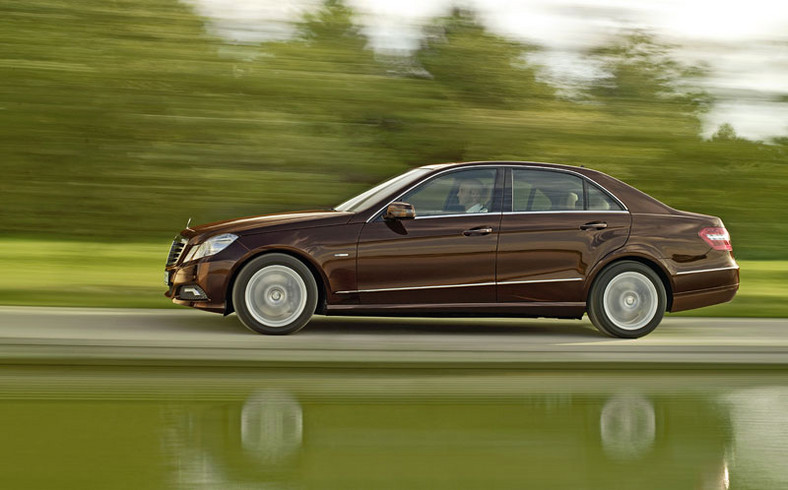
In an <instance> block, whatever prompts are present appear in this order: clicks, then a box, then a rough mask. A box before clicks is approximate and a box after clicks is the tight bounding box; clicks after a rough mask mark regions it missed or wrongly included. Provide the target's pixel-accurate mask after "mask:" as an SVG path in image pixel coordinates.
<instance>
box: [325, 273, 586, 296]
mask: <svg viewBox="0 0 788 490" xmlns="http://www.w3.org/2000/svg"><path fill="white" fill-rule="evenodd" d="M582 280H583V278H582V277H571V278H569V279H533V280H529V281H504V282H476V283H473V284H446V285H442V286H412V287H406V288H381V289H357V290H355V291H335V292H334V294H355V293H385V292H392V291H415V290H417V289H445V288H464V287H473V286H496V285H510V284H536V283H542V282H570V281H582Z"/></svg>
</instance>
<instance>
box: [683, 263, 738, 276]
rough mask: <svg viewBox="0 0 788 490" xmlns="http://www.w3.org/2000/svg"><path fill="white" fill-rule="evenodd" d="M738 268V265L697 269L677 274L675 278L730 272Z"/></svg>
mask: <svg viewBox="0 0 788 490" xmlns="http://www.w3.org/2000/svg"><path fill="white" fill-rule="evenodd" d="M738 268H739V266H738V265H733V266H730V267H717V268H714V269H698V270H694V271H681V272H677V273H676V275H677V276H683V275H685V274H700V273H701V272H719V271H730V270H737V269H738Z"/></svg>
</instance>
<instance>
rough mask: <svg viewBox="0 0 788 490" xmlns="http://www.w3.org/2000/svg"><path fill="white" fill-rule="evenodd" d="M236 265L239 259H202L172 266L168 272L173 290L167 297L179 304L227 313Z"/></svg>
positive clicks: (167, 278)
mask: <svg viewBox="0 0 788 490" xmlns="http://www.w3.org/2000/svg"><path fill="white" fill-rule="evenodd" d="M234 264H236V260H228V259H225V260H202V261H199V260H198V261H195V262H191V263H187V264H183V265H178V266H173V267H168V268H167V269H166V270H165V273H166V274H167V277H166V280H167V284H168V286H169V289H168V290H167V292H165V293H164V295H165V296H166V297H168V298H170V299H172V302H173V303H175V304H178V305H183V306H190V307H192V308H199V309H201V310H206V311H212V312H215V313H226V310H227V294H228V287H229V282H230V278H231V277H232V272H233V265H234ZM200 293H202V294H200Z"/></svg>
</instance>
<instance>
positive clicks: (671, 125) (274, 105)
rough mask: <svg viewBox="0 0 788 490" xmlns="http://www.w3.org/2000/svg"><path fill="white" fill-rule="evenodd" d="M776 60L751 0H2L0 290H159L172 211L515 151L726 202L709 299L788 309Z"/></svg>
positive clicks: (124, 301) (213, 216)
mask: <svg viewBox="0 0 788 490" xmlns="http://www.w3.org/2000/svg"><path fill="white" fill-rule="evenodd" d="M786 80H788V7H784V6H781V4H779V3H777V2H768V1H766V0H754V1H751V2H747V3H741V2H712V1H708V0H692V1H678V0H676V1H664V2H660V1H656V0H653V1H650V0H643V1H640V2H627V1H623V0H596V1H594V2H591V1H589V0H574V1H571V0H560V1H548V0H529V1H507V2H504V1H494V0H468V1H465V2H461V3H457V2H451V1H449V0H421V1H418V2H417V1H412V0H409V1H400V2H387V1H385V0H347V1H346V2H340V1H333V0H329V1H326V2H319V1H312V0H289V1H273V0H182V1H178V0H78V1H73V0H26V1H24V2H3V3H2V4H0V170H1V172H2V173H1V174H0V175H1V176H2V179H0V216H2V219H1V220H0V232H2V236H1V237H0V267H2V269H3V271H4V274H3V276H2V279H0V304H57V305H91V306H93V305H105V306H167V304H168V302H167V301H166V299H164V298H163V297H162V296H161V293H162V292H163V289H164V288H163V287H162V286H161V283H160V281H161V278H160V276H161V269H162V264H163V261H164V258H165V255H166V252H167V247H168V244H169V241H170V239H171V238H172V236H173V235H174V234H175V233H177V232H178V231H179V230H180V229H181V228H183V227H184V225H185V223H186V220H187V219H188V218H192V219H193V222H195V223H200V222H208V221H214V220H219V219H227V218H232V217H237V216H244V215H254V214H263V213H269V212H276V211H282V210H294V209H307V208H320V207H331V206H333V205H336V204H337V203H339V202H341V201H343V200H345V199H347V198H348V197H350V196H352V195H354V194H356V193H358V192H360V191H362V190H364V189H366V188H368V187H370V186H372V185H373V184H375V183H377V182H379V181H381V180H383V179H385V178H387V177H389V176H391V175H393V174H397V173H400V172H402V171H404V170H406V169H407V168H410V167H414V166H419V165H423V164H427V163H438V162H447V161H469V160H495V159H511V160H531V161H549V162H557V163H568V164H574V165H586V166H590V167H593V168H596V169H599V170H602V171H604V172H607V173H610V174H611V175H613V176H615V177H618V178H620V179H622V180H624V181H626V182H628V183H630V184H632V185H634V186H636V187H638V188H640V189H641V190H643V191H645V192H647V193H649V194H651V195H653V196H654V197H656V198H658V199H660V200H662V201H664V202H666V203H667V204H669V205H671V206H673V207H677V208H681V209H687V210H692V211H696V212H702V213H709V214H714V215H717V216H720V217H722V218H723V220H724V221H725V223H726V225H727V227H728V229H729V230H730V231H731V234H732V239H733V245H734V252H735V253H736V256H737V258H739V259H743V264H744V266H743V269H742V277H743V286H742V294H741V295H740V297H739V298H738V299H737V300H736V301H737V302H735V303H734V304H732V305H725V306H722V307H720V308H722V309H721V310H720V309H716V310H715V309H711V310H709V311H712V312H713V313H715V314H720V312H722V314H743V315H757V316H776V315H788V306H782V305H781V303H784V299H785V297H786V296H788V285H786V282H785V279H784V278H785V276H786V272H788V262H783V261H782V260H783V259H788V254H787V253H786V251H785V250H786V248H785V237H786V236H787V235H788V218H786V216H785V213H784V209H785V207H786V204H788V197H787V196H788V180H786V178H787V177H788V84H786ZM748 274H750V275H749V279H750V282H749V286H748V287H749V289H748V288H747V287H746V286H747V281H746V280H747V279H748ZM726 308H727V309H726Z"/></svg>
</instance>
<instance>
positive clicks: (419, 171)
mask: <svg viewBox="0 0 788 490" xmlns="http://www.w3.org/2000/svg"><path fill="white" fill-rule="evenodd" d="M430 171H431V169H428V168H414V169H413V170H410V171H408V172H405V173H404V174H402V175H398V176H396V177H394V178H392V179H389V180H387V181H385V182H383V183H382V184H378V185H376V186H375V187H373V188H372V189H370V190H368V191H366V192H363V193H361V194H359V195H358V196H356V197H354V198H352V199H350V200H348V201H345V202H343V203H342V204H340V205H339V206H337V207H335V208H334V209H335V210H337V211H350V212H356V211H362V210H364V209H366V208H368V207H370V206H371V205H373V204H375V203H376V202H378V201H379V200H380V198H382V197H383V196H385V195H387V194H390V193H392V192H394V191H395V190H397V189H398V188H400V187H405V186H407V185H409V184H412V183H413V182H415V181H417V180H418V179H420V178H421V177H423V176H424V175H426V174H428V173H429V172H430Z"/></svg>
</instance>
